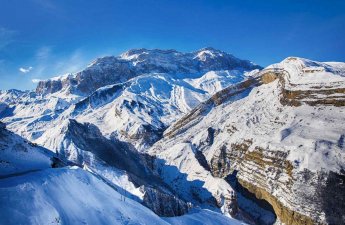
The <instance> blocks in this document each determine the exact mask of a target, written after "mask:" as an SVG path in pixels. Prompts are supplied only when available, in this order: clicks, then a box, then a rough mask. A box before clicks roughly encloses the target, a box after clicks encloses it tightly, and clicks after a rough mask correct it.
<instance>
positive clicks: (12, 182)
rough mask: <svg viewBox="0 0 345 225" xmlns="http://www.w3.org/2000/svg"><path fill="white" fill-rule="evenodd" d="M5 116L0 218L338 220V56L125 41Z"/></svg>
mask: <svg viewBox="0 0 345 225" xmlns="http://www.w3.org/2000/svg"><path fill="white" fill-rule="evenodd" d="M0 119H1V121H2V122H1V123H0V203H1V204H0V210H1V211H2V212H4V213H3V215H5V216H2V217H1V218H0V224H21V223H25V224H42V223H46V221H49V223H53V224H276V225H278V224H287V225H290V224H344V223H345V217H344V215H343V212H344V211H345V199H344V198H345V182H344V181H345V126H344V121H345V63H342V62H317V61H312V60H308V59H304V58H299V57H288V58H286V59H284V60H283V61H281V62H280V63H276V64H272V65H270V66H268V67H266V68H263V67H261V66H259V65H256V64H255V63H253V62H250V61H248V60H241V59H238V58H236V57H235V56H233V55H231V54H228V53H226V52H223V51H220V50H217V49H214V48H210V47H208V48H203V49H200V50H198V51H195V52H190V53H182V52H178V51H176V50H160V49H152V50H149V49H133V50H129V51H127V52H125V53H123V54H121V55H120V56H108V57H102V58H98V59H96V60H95V61H93V62H92V63H90V64H89V65H88V66H87V67H86V68H85V69H83V70H81V71H80V72H77V73H71V74H66V75H63V76H59V77H54V78H51V79H48V80H41V81H40V82H39V83H38V85H37V87H36V89H35V90H32V91H20V90H15V89H12V90H4V91H1V92H0Z"/></svg>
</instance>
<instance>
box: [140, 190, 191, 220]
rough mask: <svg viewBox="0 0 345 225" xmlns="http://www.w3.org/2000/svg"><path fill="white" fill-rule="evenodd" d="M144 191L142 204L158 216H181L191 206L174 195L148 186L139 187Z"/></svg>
mask: <svg viewBox="0 0 345 225" xmlns="http://www.w3.org/2000/svg"><path fill="white" fill-rule="evenodd" d="M141 190H142V191H143V192H144V193H145V194H144V198H143V205H145V206H146V207H148V208H150V209H151V210H152V211H154V212H155V213H156V214H157V215H159V216H169V217H171V216H182V215H183V214H186V213H187V212H188V210H189V209H190V208H191V206H192V205H191V204H190V203H185V202H184V201H182V200H181V199H179V198H178V197H176V196H175V195H172V194H169V193H164V192H160V191H158V190H157V189H153V188H150V187H144V186H142V187H141Z"/></svg>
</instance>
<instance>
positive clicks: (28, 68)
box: [19, 66, 33, 73]
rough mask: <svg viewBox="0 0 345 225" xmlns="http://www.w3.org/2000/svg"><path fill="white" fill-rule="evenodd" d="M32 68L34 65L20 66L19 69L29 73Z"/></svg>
mask: <svg viewBox="0 0 345 225" xmlns="http://www.w3.org/2000/svg"><path fill="white" fill-rule="evenodd" d="M32 69H33V67H32V66H29V67H27V68H24V67H20V68H19V71H20V72H22V73H29V72H30V71H31V70H32Z"/></svg>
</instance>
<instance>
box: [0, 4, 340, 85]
mask: <svg viewBox="0 0 345 225" xmlns="http://www.w3.org/2000/svg"><path fill="white" fill-rule="evenodd" d="M206 46H212V47H215V48H218V49H221V50H224V51H227V52H230V53H232V54H234V55H235V56H237V57H239V58H244V59H249V60H252V61H254V62H256V63H258V64H260V65H262V66H267V65H269V64H271V63H275V62H279V61H281V60H282V59H284V58H286V57H287V56H300V57H305V58H310V59H314V60H318V61H345V1H343V0H328V1H320V0H305V1H297V0H267V1H257V0H237V1H231V0H228V1H217V0H208V1H206V0H198V1H197V0H193V1H192V0H181V1H180V0H171V1H167V0H160V1H159V0H148V1H144V0H141V1H139V0H137V1H135V0H97V1H96V0H94V1H86V0H26V1H22V0H11V1H6V0H0V89H10V88H17V89H33V88H34V87H35V85H36V84H34V83H33V82H32V80H33V79H45V78H49V77H53V76H56V75H60V74H65V73H68V72H76V71H78V70H80V69H82V68H83V67H85V66H86V65H87V64H88V63H89V62H90V61H92V60H93V59H94V58H96V57H100V56H104V55H118V54H120V53H121V52H123V51H126V50H127V49H131V48H141V47H144V48H163V49H170V48H174V49H177V50H180V51H194V50H196V49H200V48H202V47H206Z"/></svg>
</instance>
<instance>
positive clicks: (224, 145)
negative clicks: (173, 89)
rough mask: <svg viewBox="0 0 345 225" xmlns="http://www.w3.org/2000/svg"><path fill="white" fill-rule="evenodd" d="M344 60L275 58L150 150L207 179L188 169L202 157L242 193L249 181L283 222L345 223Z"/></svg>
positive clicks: (186, 119)
mask: <svg viewBox="0 0 345 225" xmlns="http://www.w3.org/2000/svg"><path fill="white" fill-rule="evenodd" d="M344 66H345V63H319V62H314V61H311V60H306V59H301V58H296V57H290V58H287V59H285V60H284V61H282V62H281V63H278V64H274V65H271V66H269V67H267V68H265V69H264V70H262V71H261V72H260V73H258V74H257V76H256V77H255V78H253V79H250V80H247V81H244V82H241V83H239V84H236V85H233V86H230V87H228V88H226V89H224V90H222V91H220V92H217V93H216V94H215V95H213V96H212V97H211V98H210V99H209V100H208V101H206V102H204V103H202V104H200V105H199V106H197V107H196V108H195V109H193V110H192V111H191V112H190V113H188V114H187V115H185V116H184V117H183V118H181V119H180V120H178V121H177V122H176V123H174V124H173V125H171V126H170V127H169V128H168V129H167V130H166V131H165V132H164V138H163V139H161V140H160V141H159V142H157V143H155V144H154V145H153V147H152V148H151V149H150V150H149V153H150V154H152V155H155V156H157V157H158V158H159V160H164V161H166V162H168V163H167V164H166V165H164V166H163V168H164V167H166V166H170V165H175V166H177V167H178V168H179V169H180V170H181V171H186V173H188V175H189V176H194V177H197V179H199V180H201V181H203V182H205V184H207V182H208V179H207V177H205V176H204V175H200V172H199V171H197V170H195V169H191V168H195V167H197V166H199V165H203V164H204V166H203V168H204V171H208V172H209V173H211V174H212V175H213V176H214V177H220V178H224V179H225V180H228V181H229V182H228V183H230V184H232V187H233V188H235V189H236V190H237V191H238V192H239V195H240V194H242V195H243V194H248V193H246V192H244V193H241V191H242V192H243V188H245V190H246V191H247V192H248V191H249V192H251V193H253V194H255V196H256V198H258V199H263V200H265V201H266V203H269V204H270V205H271V211H272V212H274V213H275V214H276V216H277V217H278V219H279V220H280V221H281V222H282V223H284V224H343V223H344V221H345V218H344V216H343V213H342V212H343V211H344V210H345V205H344V200H345V199H344V196H345V186H344V177H345V170H344V168H345V151H344V150H345V149H344V146H345V145H344V137H345V126H344V121H345V107H344V106H345V70H344ZM176 154H178V155H179V157H178V160H177V159H176V158H177V157H176ZM197 158H203V159H204V160H203V162H202V163H200V160H199V163H198V161H197V160H195V159H197ZM161 170H162V169H161ZM163 171H164V169H163ZM187 171H188V172H187ZM170 179H171V180H173V179H174V178H170ZM175 179H176V178H175ZM174 182H175V181H173V182H172V184H173V183H174ZM238 202H239V207H240V209H243V210H246V211H247V212H248V213H250V214H252V216H253V217H254V218H255V217H256V218H257V221H259V222H261V223H264V219H267V213H266V214H262V215H260V212H258V211H256V210H255V209H253V207H252V206H248V203H247V202H246V201H243V202H241V199H240V198H238ZM264 217H265V218H264ZM268 219H269V218H268Z"/></svg>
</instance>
